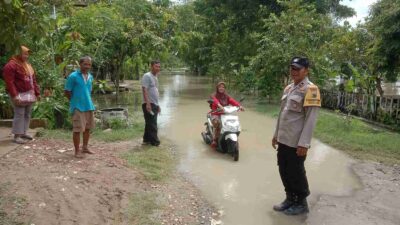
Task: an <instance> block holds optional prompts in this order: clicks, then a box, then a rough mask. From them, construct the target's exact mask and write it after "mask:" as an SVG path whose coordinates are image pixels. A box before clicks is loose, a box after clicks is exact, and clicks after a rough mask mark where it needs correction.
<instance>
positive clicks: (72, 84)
mask: <svg viewBox="0 0 400 225" xmlns="http://www.w3.org/2000/svg"><path fill="white" fill-rule="evenodd" d="M79 65H80V69H79V70H77V71H75V72H73V73H71V74H70V75H69V76H68V78H67V82H66V83H65V88H64V91H65V95H66V96H67V98H68V99H69V100H70V107H69V111H70V113H71V114H72V126H73V130H72V131H73V141H74V147H75V157H76V158H82V157H83V153H88V154H93V152H92V151H90V150H89V148H88V143H89V137H90V129H93V128H94V126H95V123H94V115H93V112H94V110H95V107H94V105H93V102H92V98H91V92H92V82H93V76H92V75H91V74H90V73H89V70H90V68H91V67H92V59H91V58H90V57H89V56H85V57H82V58H81V59H80V60H79ZM82 132H83V145H82V149H80V148H79V144H80V134H81V133H82Z"/></svg>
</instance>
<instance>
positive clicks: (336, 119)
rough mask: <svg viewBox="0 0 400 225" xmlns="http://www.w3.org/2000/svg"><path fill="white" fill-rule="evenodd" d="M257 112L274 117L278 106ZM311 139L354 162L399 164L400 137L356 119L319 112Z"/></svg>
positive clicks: (268, 106)
mask: <svg viewBox="0 0 400 225" xmlns="http://www.w3.org/2000/svg"><path fill="white" fill-rule="evenodd" d="M256 109H257V111H259V112H263V113H266V114H267V115H269V116H272V117H274V118H277V116H278V113H279V106H278V105H260V106H257V108H256ZM314 137H315V138H318V139H319V140H321V141H322V142H324V143H326V144H328V145H330V146H333V147H335V148H337V149H340V150H343V151H345V152H347V153H348V154H349V155H351V156H353V157H355V158H357V159H368V160H374V161H379V162H383V163H386V164H395V163H397V164H398V163H400V147H399V146H400V134H399V133H396V132H392V131H388V130H386V129H383V128H379V127H375V126H372V125H370V124H368V123H366V122H364V121H361V120H359V119H357V118H354V117H351V118H348V117H345V116H342V115H340V114H338V113H335V112H332V111H329V110H321V111H320V112H319V115H318V122H317V125H316V127H315V130H314Z"/></svg>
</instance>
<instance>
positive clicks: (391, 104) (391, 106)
mask: <svg viewBox="0 0 400 225" xmlns="http://www.w3.org/2000/svg"><path fill="white" fill-rule="evenodd" d="M393 99H394V96H392V97H391V98H390V109H389V115H390V116H392V112H393Z"/></svg>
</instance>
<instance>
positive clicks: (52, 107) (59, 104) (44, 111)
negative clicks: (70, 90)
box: [32, 90, 71, 128]
mask: <svg viewBox="0 0 400 225" xmlns="http://www.w3.org/2000/svg"><path fill="white" fill-rule="evenodd" d="M57 92H58V91H57V90H56V92H53V94H54V95H52V96H49V97H43V98H42V99H41V101H38V102H36V103H35V105H34V106H33V110H32V117H33V118H41V119H46V120H47V125H48V128H61V127H65V128H67V127H71V121H70V120H68V119H65V118H68V117H69V104H68V101H67V99H66V98H65V97H63V96H60V94H61V93H57Z"/></svg>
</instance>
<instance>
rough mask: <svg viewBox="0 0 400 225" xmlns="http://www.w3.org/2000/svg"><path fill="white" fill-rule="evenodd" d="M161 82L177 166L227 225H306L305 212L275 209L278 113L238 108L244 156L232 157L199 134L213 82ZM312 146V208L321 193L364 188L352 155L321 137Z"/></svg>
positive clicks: (163, 126) (166, 134) (165, 130)
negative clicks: (290, 213) (296, 213)
mask: <svg viewBox="0 0 400 225" xmlns="http://www.w3.org/2000/svg"><path fill="white" fill-rule="evenodd" d="M160 85H161V94H160V98H161V102H160V106H161V109H162V113H161V115H160V117H159V125H160V128H159V133H160V136H161V138H162V139H170V140H172V141H173V142H174V143H175V144H176V145H177V147H178V149H179V151H180V152H181V158H180V164H179V170H181V171H182V172H183V173H185V174H186V175H187V176H188V177H189V178H190V179H191V181H192V182H193V183H195V185H196V186H197V187H198V188H199V189H200V190H201V192H202V193H203V194H204V196H205V197H206V198H207V199H208V201H209V202H211V203H212V204H214V205H215V206H216V207H217V208H218V209H219V210H221V212H222V221H223V223H224V224H225V225H261V224H262V225H264V224H265V225H269V224H272V225H278V224H279V225H285V224H304V221H305V219H306V217H305V216H303V217H302V216H300V217H288V216H285V215H283V214H281V213H277V212H274V211H273V210H272V205H273V204H276V203H279V202H281V201H282V199H283V197H284V192H283V187H282V183H281V180H280V177H279V173H278V168H277V165H276V151H275V150H273V149H272V147H271V145H270V143H271V138H272V135H273V131H274V128H275V119H274V118H271V117H269V116H267V115H264V114H261V113H258V112H255V111H253V110H252V109H247V110H246V111H245V112H242V113H240V115H239V116H240V122H241V126H242V133H241V134H240V137H239V143H240V159H239V161H238V162H234V161H233V159H232V158H231V157H229V156H228V155H222V154H220V153H217V152H215V151H212V150H211V149H210V147H209V146H207V145H206V144H204V143H203V141H202V138H201V136H200V132H201V131H203V129H204V125H203V124H204V122H205V116H206V115H205V114H206V112H207V111H208V110H209V107H208V104H207V103H206V99H207V97H208V96H209V95H210V93H211V91H212V89H211V88H210V86H211V85H210V82H209V81H208V80H207V79H205V78H198V77H190V76H183V75H175V76H165V77H161V80H160ZM243 105H244V106H246V103H245V102H244V103H243ZM312 146H313V147H312V149H311V150H310V152H309V155H308V158H307V160H306V170H307V176H308V179H309V184H310V190H311V193H312V194H311V196H310V197H309V203H310V205H311V208H312V206H313V204H314V203H315V202H316V201H317V197H318V196H319V195H320V194H331V195H348V194H350V193H351V192H352V191H353V190H354V189H356V188H359V187H360V185H359V183H358V180H357V178H356V177H355V175H354V174H353V173H352V171H351V169H350V165H351V163H352V160H351V159H350V158H349V157H347V156H346V155H345V154H343V153H341V152H340V151H338V150H335V149H333V148H331V147H329V146H327V145H325V144H323V143H321V142H319V141H318V140H313V143H312Z"/></svg>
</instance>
